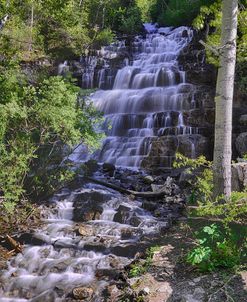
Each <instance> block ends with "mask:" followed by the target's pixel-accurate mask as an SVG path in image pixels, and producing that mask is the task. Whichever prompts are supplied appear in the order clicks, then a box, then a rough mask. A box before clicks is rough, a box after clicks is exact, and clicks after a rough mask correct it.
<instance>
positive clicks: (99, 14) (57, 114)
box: [0, 0, 247, 270]
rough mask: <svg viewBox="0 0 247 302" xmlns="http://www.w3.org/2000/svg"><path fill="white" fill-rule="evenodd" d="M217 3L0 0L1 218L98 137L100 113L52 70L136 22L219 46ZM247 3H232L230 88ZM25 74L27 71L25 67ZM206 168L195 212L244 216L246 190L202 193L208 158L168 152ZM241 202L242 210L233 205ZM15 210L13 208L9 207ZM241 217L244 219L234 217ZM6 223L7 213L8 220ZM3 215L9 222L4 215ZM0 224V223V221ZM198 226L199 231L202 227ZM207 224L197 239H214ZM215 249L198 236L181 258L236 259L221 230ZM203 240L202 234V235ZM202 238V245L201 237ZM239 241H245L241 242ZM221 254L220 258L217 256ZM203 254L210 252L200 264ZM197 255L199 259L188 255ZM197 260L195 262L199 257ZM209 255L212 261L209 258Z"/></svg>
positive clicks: (37, 193) (60, 175) (245, 88)
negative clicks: (219, 198)
mask: <svg viewBox="0 0 247 302" xmlns="http://www.w3.org/2000/svg"><path fill="white" fill-rule="evenodd" d="M221 2H222V1H221V0H180V1H177V0H166V1H165V0H101V1H98V0H46V1H42V0H36V1H34V0H23V1H19V0H9V1H6V0H0V20H2V21H1V25H0V50H1V51H0V210H1V212H2V213H5V214H6V216H5V218H4V219H5V222H6V221H8V217H11V216H12V214H13V213H14V212H15V211H16V207H17V208H18V205H22V207H23V204H26V203H27V202H35V201H39V200H41V199H44V198H47V196H50V195H51V194H52V193H53V192H54V191H56V190H57V189H58V188H59V187H61V186H62V185H63V183H64V182H65V181H69V180H71V179H72V178H73V175H74V172H72V171H71V170H69V169H68V168H67V166H66V164H61V162H62V159H63V158H64V157H65V156H66V155H68V154H69V152H70V151H71V150H72V149H73V146H75V145H77V144H78V143H80V142H85V143H86V144H88V145H90V147H92V148H94V147H95V146H96V145H97V142H98V141H99V140H100V137H101V134H100V133H97V132H95V125H96V124H97V123H99V122H100V121H101V118H102V117H101V114H100V113H99V112H97V111H96V110H95V109H94V108H93V106H92V104H91V103H90V101H89V99H88V97H87V95H88V94H89V91H82V90H81V89H80V88H79V87H77V86H76V84H75V81H74V80H73V78H72V77H71V76H69V75H67V77H61V76H57V75H56V72H55V71H54V70H55V67H56V66H57V65H58V63H60V62H63V61H64V60H67V59H68V60H70V59H78V58H79V57H80V56H81V55H82V54H85V53H86V52H87V51H89V50H92V49H100V47H101V46H103V45H106V44H109V43H111V42H113V41H114V40H115V39H117V38H122V37H133V35H135V34H138V33H141V32H142V31H143V26H142V24H143V22H154V23H155V22H157V23H158V25H160V26H180V25H188V26H193V27H194V28H195V29H196V30H198V31H202V32H204V35H205V36H206V40H205V42H206V43H207V44H208V45H210V46H211V47H213V48H214V49H215V50H216V51H218V50H219V47H220V35H221V21H222V12H221ZM246 7H247V1H246V0H241V1H240V5H239V16H238V19H239V23H238V37H237V45H238V46H237V65H236V83H235V84H236V87H237V88H238V91H239V92H240V93H241V94H244V95H246V94H247V57H246V53H247V42H246V41H247V10H246ZM207 61H208V62H209V63H210V64H214V65H215V66H216V67H217V66H218V64H219V62H218V57H217V56H216V55H215V53H213V52H211V51H210V49H209V48H208V49H207ZM30 70H31V72H30ZM180 162H182V164H181V165H182V166H183V165H184V166H186V167H190V168H191V167H192V170H193V169H194V168H198V166H203V167H205V165H206V166H207V169H206V170H205V171H204V172H203V173H202V174H200V175H199V176H198V178H197V182H196V184H193V185H194V187H193V192H194V193H195V192H196V193H195V194H194V195H193V196H192V197H193V198H192V199H193V202H194V201H195V196H196V199H197V202H196V204H197V205H198V204H199V214H200V215H209V216H210V217H212V216H217V217H220V218H222V219H223V221H224V224H225V225H226V226H227V228H228V229H227V228H226V229H227V230H229V225H230V224H231V223H232V222H233V221H239V222H240V223H243V217H246V212H247V209H246V199H247V193H246V192H240V193H234V194H233V195H232V196H231V198H230V199H231V201H232V203H231V202H229V203H228V205H226V206H225V205H224V206H223V205H222V204H221V203H220V202H216V201H215V200H213V199H212V197H211V191H212V185H213V184H212V174H211V172H210V171H211V168H210V165H211V164H210V163H209V162H208V161H206V160H205V161H204V159H202V158H200V159H198V160H197V161H193V160H192V161H190V160H188V159H185V158H184V157H182V156H180V155H178V160H177V163H176V164H177V165H179V164H180ZM239 200H240V201H241V204H242V205H243V206H242V207H239V206H236V205H239V204H240V202H239ZM18 210H20V209H19V208H18ZM244 215H245V216H244ZM9 219H10V218H9ZM9 221H10V220H9ZM0 223H1V221H0ZM204 231H205V230H204ZM219 232H220V231H218V229H215V227H214V226H212V227H211V229H206V233H207V235H209V237H210V235H212V236H216V237H220V235H219ZM224 236H225V237H223V240H222V242H221V241H220V243H219V245H220V247H219V246H214V243H212V242H211V241H210V239H208V241H206V240H205V241H204V242H203V241H200V242H201V246H199V247H198V250H196V251H194V254H193V253H192V254H190V256H189V258H188V259H189V261H190V262H191V263H193V264H198V265H199V267H200V268H201V270H207V269H209V270H213V269H215V268H218V267H221V266H224V265H225V266H226V267H227V266H229V267H232V266H234V265H235V264H236V263H239V261H238V260H239V259H238V257H237V256H236V249H237V248H236V245H235V242H234V243H232V241H231V236H232V233H231V230H230V231H229V232H226V233H225V234H224ZM211 239H212V238H211ZM208 242H210V243H209V244H210V247H209V248H210V249H211V250H210V251H209V248H207V247H208V246H205V244H204V243H206V244H207V243H208ZM245 244H246V243H245ZM222 253H223V254H224V257H225V258H224V259H227V258H229V257H230V260H229V262H230V263H228V262H227V263H226V264H225V263H223V264H222V262H220V260H219V254H222ZM209 257H215V258H214V260H213V261H212V262H211V265H212V266H211V267H207V265H208V263H209V261H208V259H209ZM198 259H199V260H198ZM204 260H205V261H204ZM217 261H218V262H217Z"/></svg>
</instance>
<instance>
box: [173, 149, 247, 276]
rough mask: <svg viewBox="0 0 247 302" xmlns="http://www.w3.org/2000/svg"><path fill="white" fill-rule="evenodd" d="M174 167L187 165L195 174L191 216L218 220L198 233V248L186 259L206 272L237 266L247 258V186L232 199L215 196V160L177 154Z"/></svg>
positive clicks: (188, 172) (190, 197) (188, 170)
mask: <svg viewBox="0 0 247 302" xmlns="http://www.w3.org/2000/svg"><path fill="white" fill-rule="evenodd" d="M174 167H176V168H181V167H184V168H185V171H186V172H185V173H187V174H192V175H191V176H192V177H191V178H189V180H188V182H189V184H190V189H191V193H190V196H189V197H188V201H189V203H192V204H193V207H191V206H189V207H188V213H189V215H190V216H192V218H193V216H197V217H198V216H199V217H202V218H203V217H206V218H207V219H208V220H209V221H210V220H211V221H212V220H213V221H216V222H215V223H213V224H212V223H211V224H208V225H206V226H204V227H203V228H202V229H201V230H200V231H198V232H195V233H194V236H195V247H194V248H193V249H192V250H191V251H190V252H189V253H188V255H187V257H186V261H187V262H188V263H190V264H192V265H193V266H195V267H197V268H198V269H199V270H200V271H203V272H206V271H215V270H218V269H221V268H226V269H236V268H237V267H239V266H240V265H241V264H242V263H244V262H245V261H246V260H247V226H246V218H247V188H245V190H244V191H242V192H232V194H231V196H230V198H229V199H228V200H224V197H223V196H218V197H217V198H216V199H214V198H213V194H212V192H213V171H212V163H211V162H209V161H207V160H206V158H205V157H204V156H200V157H198V158H197V159H189V158H187V157H185V156H184V155H182V154H177V156H176V161H175V162H174ZM190 208H192V210H190Z"/></svg>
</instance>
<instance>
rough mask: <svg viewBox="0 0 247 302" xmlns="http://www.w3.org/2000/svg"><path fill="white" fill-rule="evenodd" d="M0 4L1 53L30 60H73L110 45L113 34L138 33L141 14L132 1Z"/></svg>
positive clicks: (18, 2) (26, 1)
mask: <svg viewBox="0 0 247 302" xmlns="http://www.w3.org/2000/svg"><path fill="white" fill-rule="evenodd" d="M8 2H9V5H8V4H6V3H4V2H2V3H1V8H2V9H1V13H0V18H3V17H4V15H5V14H8V15H9V19H8V20H7V22H6V24H5V25H4V27H3V29H2V30H1V35H0V47H1V53H2V55H4V56H5V57H7V58H13V57H15V58H16V59H19V60H22V61H34V60H37V59H42V58H43V57H47V58H50V59H58V60H64V59H69V58H75V57H78V56H80V55H81V54H82V53H84V51H85V50H87V49H89V48H95V47H101V46H102V45H103V44H108V43H110V42H111V41H112V40H113V38H114V36H115V34H114V32H123V33H127V34H133V33H137V32H139V31H140V30H141V27H142V24H141V12H140V9H139V8H138V7H137V5H136V2H135V1H126V0H107V1H97V0H84V1H74V0H63V1H57V0H48V1H31V0H24V1H17V0H12V1H7V3H8Z"/></svg>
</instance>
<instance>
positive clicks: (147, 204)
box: [142, 201, 158, 212]
mask: <svg viewBox="0 0 247 302" xmlns="http://www.w3.org/2000/svg"><path fill="white" fill-rule="evenodd" d="M142 207H143V209H145V210H148V211H151V212H153V211H155V210H156V209H157V207H158V204H157V202H152V201H144V202H143V203H142Z"/></svg>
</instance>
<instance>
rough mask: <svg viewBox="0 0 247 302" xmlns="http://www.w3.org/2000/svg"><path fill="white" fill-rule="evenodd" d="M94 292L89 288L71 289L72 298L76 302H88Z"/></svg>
mask: <svg viewBox="0 0 247 302" xmlns="http://www.w3.org/2000/svg"><path fill="white" fill-rule="evenodd" d="M93 293H94V290H93V289H92V288H91V287H77V288H74V289H73V296H74V298H75V299H76V300H83V301H90V300H91V299H92V298H93Z"/></svg>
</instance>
